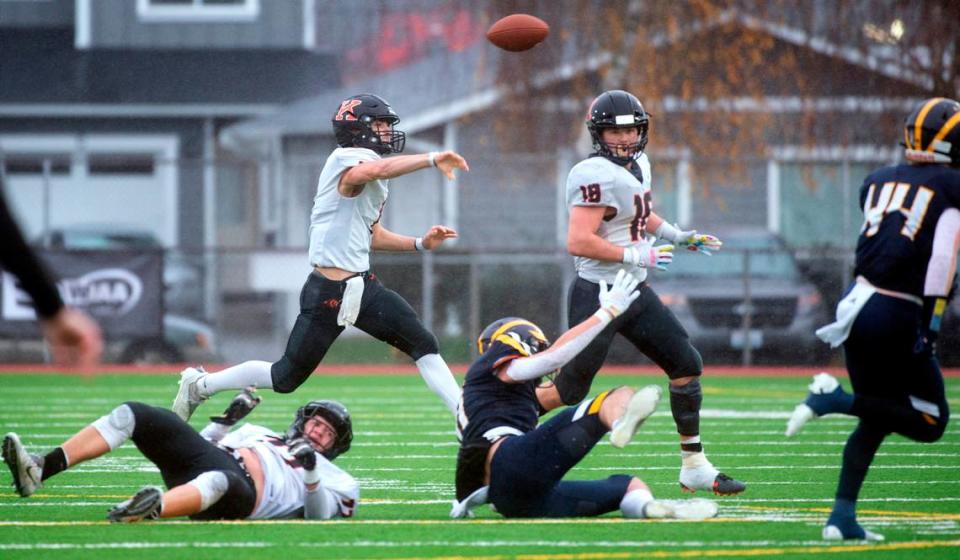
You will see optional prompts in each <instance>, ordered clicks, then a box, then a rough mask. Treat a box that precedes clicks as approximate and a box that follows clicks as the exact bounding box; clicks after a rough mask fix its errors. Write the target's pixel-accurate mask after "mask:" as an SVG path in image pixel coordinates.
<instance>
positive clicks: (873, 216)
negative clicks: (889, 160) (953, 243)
mask: <svg viewBox="0 0 960 560" xmlns="http://www.w3.org/2000/svg"><path fill="white" fill-rule="evenodd" d="M860 207H861V208H862V209H863V217H864V222H863V227H862V228H861V230H860V238H859V240H858V241H857V263H856V270H855V274H856V275H862V276H864V277H865V278H866V279H867V280H869V281H870V282H871V283H872V284H873V285H875V286H877V287H880V288H885V289H888V290H895V291H898V292H903V293H908V294H913V295H916V296H918V297H922V296H923V286H924V279H925V278H926V274H927V263H928V262H929V261H930V255H931V253H932V250H933V240H934V235H935V233H936V228H937V223H938V222H939V221H940V217H941V216H942V215H943V213H944V212H945V211H946V210H948V209H950V208H960V171H957V170H956V169H951V168H949V167H946V166H942V165H911V164H901V165H895V166H891V167H885V168H883V169H879V170H877V171H874V172H873V173H872V174H870V175H869V176H867V178H866V179H865V180H864V183H863V186H862V187H861V190H860Z"/></svg>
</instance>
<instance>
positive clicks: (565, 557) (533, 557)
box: [398, 541, 960, 560]
mask: <svg viewBox="0 0 960 560" xmlns="http://www.w3.org/2000/svg"><path fill="white" fill-rule="evenodd" d="M927 548H960V541H911V542H902V543H888V544H869V543H868V544H847V545H844V544H838V545H834V546H830V545H824V546H797V547H777V548H748V549H713V550H682V551H667V550H656V551H637V552H585V553H580V554H518V555H509V556H505V555H496V556H429V557H408V558H404V559H398V560H504V559H507V558H515V559H518V560H610V559H629V558H701V557H714V558H719V557H724V556H772V555H782V554H834V553H838V552H881V551H891V550H919V549H927Z"/></svg>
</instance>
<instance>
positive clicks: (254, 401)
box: [210, 385, 260, 426]
mask: <svg viewBox="0 0 960 560" xmlns="http://www.w3.org/2000/svg"><path fill="white" fill-rule="evenodd" d="M256 390H257V388H256V387H254V386H252V385H251V386H250V387H247V388H246V389H244V390H243V391H240V393H238V394H237V396H235V397H233V400H232V401H230V405H229V406H227V409H226V410H224V411H223V413H222V414H220V415H219V416H211V417H210V421H211V422H215V423H217V424H223V425H224V426H233V425H234V424H236V423H237V422H239V421H240V420H242V419H243V418H245V417H246V416H247V415H248V414H250V413H251V412H253V409H254V408H257V405H258V404H260V396H259V395H255V394H254V392H255V391H256Z"/></svg>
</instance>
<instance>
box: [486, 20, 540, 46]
mask: <svg viewBox="0 0 960 560" xmlns="http://www.w3.org/2000/svg"><path fill="white" fill-rule="evenodd" d="M549 33H550V26H549V25H547V22H545V21H543V20H542V19H540V18H538V17H534V16H531V15H529V14H511V15H509V16H507V17H505V18H501V19H498V20H497V21H496V22H494V24H493V25H491V26H490V29H488V30H487V39H488V40H489V41H490V42H491V43H493V44H494V45H496V46H498V47H500V48H501V49H503V50H507V51H511V52H519V51H525V50H527V49H532V48H533V47H534V46H535V45H536V44H537V43H539V42H541V41H543V40H544V39H546V38H547V35H548V34H549Z"/></svg>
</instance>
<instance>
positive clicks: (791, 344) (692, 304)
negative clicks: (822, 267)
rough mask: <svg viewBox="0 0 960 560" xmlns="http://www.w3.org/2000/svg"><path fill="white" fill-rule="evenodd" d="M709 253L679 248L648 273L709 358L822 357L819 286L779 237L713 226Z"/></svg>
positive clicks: (825, 350) (823, 317) (825, 317)
mask: <svg viewBox="0 0 960 560" xmlns="http://www.w3.org/2000/svg"><path fill="white" fill-rule="evenodd" d="M716 234H717V236H718V237H720V239H721V240H722V241H723V249H722V250H721V251H719V252H718V253H716V254H714V255H713V256H710V257H706V256H703V255H694V254H684V253H683V252H682V250H678V252H677V254H676V255H675V257H674V260H673V263H672V264H671V265H670V267H669V269H668V270H667V271H666V272H657V273H656V274H654V275H653V277H652V278H651V279H650V283H651V285H652V286H653V287H654V289H655V290H656V291H657V293H658V294H659V295H660V299H661V300H662V301H663V302H664V303H665V304H666V305H667V306H668V307H670V309H671V310H672V311H673V312H674V313H675V314H676V316H677V318H678V319H679V320H680V322H681V323H682V324H683V326H684V327H685V328H686V329H687V332H688V333H689V334H690V338H691V341H692V342H693V345H694V346H695V347H696V348H697V349H698V350H699V351H700V353H701V354H702V355H703V357H704V360H705V361H707V362H709V363H729V364H743V363H745V362H775V363H784V364H788V363H803V364H810V363H823V362H826V361H827V360H828V359H829V357H830V350H829V347H828V346H827V345H826V344H824V343H823V342H821V341H820V340H819V339H817V337H816V335H815V334H814V331H815V330H816V329H817V328H818V327H821V326H823V325H824V324H826V323H828V322H829V320H830V319H829V314H828V311H827V309H826V308H825V306H824V303H823V300H822V298H821V296H820V292H819V291H818V290H817V288H816V287H815V286H814V285H813V284H812V283H811V282H810V281H808V280H807V279H806V278H804V276H803V274H801V272H800V269H799V267H798V266H797V262H796V261H795V260H794V257H793V255H792V253H790V252H789V251H788V250H787V248H786V246H785V245H784V244H783V242H782V241H781V240H780V239H779V238H778V237H777V236H775V235H774V234H772V233H770V232H768V231H765V230H759V229H740V230H732V231H721V232H716Z"/></svg>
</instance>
